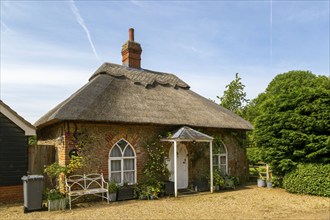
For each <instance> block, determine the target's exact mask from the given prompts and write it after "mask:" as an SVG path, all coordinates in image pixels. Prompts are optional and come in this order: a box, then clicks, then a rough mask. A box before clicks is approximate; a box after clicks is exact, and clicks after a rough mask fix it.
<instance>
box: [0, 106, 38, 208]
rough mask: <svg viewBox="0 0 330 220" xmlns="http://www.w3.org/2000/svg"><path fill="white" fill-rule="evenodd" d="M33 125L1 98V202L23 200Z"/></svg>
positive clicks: (34, 132)
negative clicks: (24, 178)
mask: <svg viewBox="0 0 330 220" xmlns="http://www.w3.org/2000/svg"><path fill="white" fill-rule="evenodd" d="M35 134H36V131H35V128H34V126H33V125H31V124H30V123H29V122H27V121H26V120H24V119H23V118H22V117H21V116H19V115H18V114H17V113H16V112H15V111H13V110H12V109H11V108H10V107H9V106H8V105H6V104H5V103H4V102H2V101H1V100H0V192H1V193H0V202H14V201H22V199H23V189H22V188H23V184H22V180H21V178H22V176H24V175H27V171H28V137H29V136H32V135H35Z"/></svg>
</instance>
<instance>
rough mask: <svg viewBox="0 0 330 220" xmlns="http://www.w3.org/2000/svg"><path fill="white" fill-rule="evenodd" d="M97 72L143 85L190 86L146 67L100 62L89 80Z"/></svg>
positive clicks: (176, 78)
mask: <svg viewBox="0 0 330 220" xmlns="http://www.w3.org/2000/svg"><path fill="white" fill-rule="evenodd" d="M99 74H109V75H111V76H114V77H121V76H125V77H126V78H128V79H130V80H132V81H133V82H134V83H139V84H141V85H143V86H145V87H148V86H152V85H154V84H155V83H159V84H162V85H170V86H172V87H181V88H186V89H189V88H190V87H189V85H188V84H187V83H185V82H184V81H182V80H181V79H180V78H178V77H177V76H176V75H174V74H171V73H162V72H156V71H152V70H147V69H135V68H130V67H126V66H122V65H118V64H113V63H104V64H102V65H101V67H100V68H98V69H97V70H96V71H95V73H94V74H93V75H92V77H91V78H90V79H89V80H91V79H93V78H95V77H96V76H97V75H99Z"/></svg>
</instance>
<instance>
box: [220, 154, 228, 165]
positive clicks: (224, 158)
mask: <svg viewBox="0 0 330 220" xmlns="http://www.w3.org/2000/svg"><path fill="white" fill-rule="evenodd" d="M226 162H227V161H226V156H220V164H221V165H226Z"/></svg>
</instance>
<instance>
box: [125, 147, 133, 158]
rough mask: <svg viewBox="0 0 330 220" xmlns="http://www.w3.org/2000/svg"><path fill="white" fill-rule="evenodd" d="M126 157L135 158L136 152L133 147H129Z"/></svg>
mask: <svg viewBox="0 0 330 220" xmlns="http://www.w3.org/2000/svg"><path fill="white" fill-rule="evenodd" d="M124 157H134V151H133V149H132V148H131V146H127V147H126V149H125V152H124Z"/></svg>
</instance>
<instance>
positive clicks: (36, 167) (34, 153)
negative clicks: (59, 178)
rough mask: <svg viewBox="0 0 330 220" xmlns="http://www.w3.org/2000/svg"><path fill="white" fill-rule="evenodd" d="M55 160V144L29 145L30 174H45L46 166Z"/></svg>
mask: <svg viewBox="0 0 330 220" xmlns="http://www.w3.org/2000/svg"><path fill="white" fill-rule="evenodd" d="M54 162H55V147H54V146H53V145H30V146H29V171H28V173H29V175H43V174H44V173H43V171H44V167H45V166H47V165H50V164H52V163H54Z"/></svg>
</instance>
